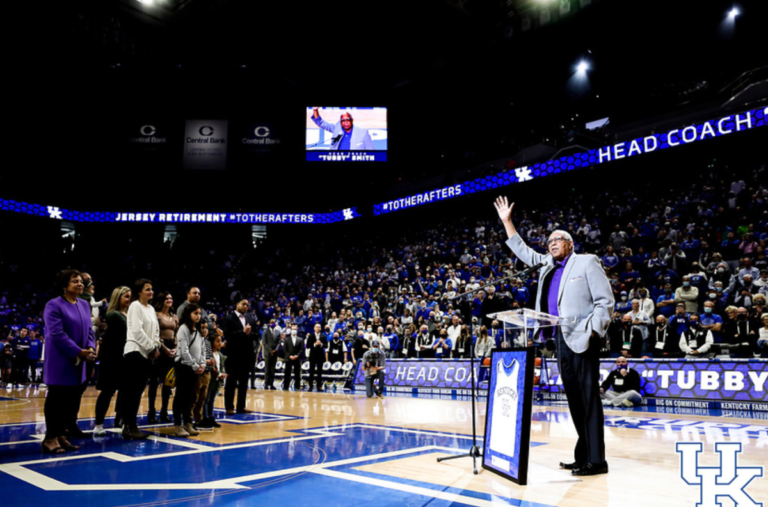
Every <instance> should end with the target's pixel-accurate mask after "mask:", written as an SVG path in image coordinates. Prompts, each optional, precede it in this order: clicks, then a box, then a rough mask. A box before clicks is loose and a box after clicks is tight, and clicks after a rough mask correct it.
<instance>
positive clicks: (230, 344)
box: [222, 299, 257, 415]
mask: <svg viewBox="0 0 768 507" xmlns="http://www.w3.org/2000/svg"><path fill="white" fill-rule="evenodd" d="M250 307H251V305H250V303H248V301H247V300H245V299H243V300H241V301H240V302H239V303H237V306H236V307H235V311H234V313H230V314H229V315H227V316H226V317H225V318H224V325H223V326H222V327H223V328H224V336H225V337H226V340H227V364H226V366H227V373H228V375H229V376H228V377H227V385H226V388H225V389H224V408H226V410H227V415H232V414H235V413H238V414H247V413H250V412H253V411H252V410H247V409H246V408H245V398H246V396H247V395H248V373H249V369H250V368H252V367H253V361H254V359H255V358H254V353H253V341H254V339H256V337H257V333H253V328H254V327H255V326H256V321H255V320H254V318H253V317H251V316H250V315H248V314H247V312H248V309H249V308H250ZM235 390H237V411H235Z"/></svg>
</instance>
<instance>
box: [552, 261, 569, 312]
mask: <svg viewBox="0 0 768 507" xmlns="http://www.w3.org/2000/svg"><path fill="white" fill-rule="evenodd" d="M571 255H573V253H569V254H568V257H566V258H565V259H563V260H562V261H555V268H554V270H553V271H552V276H550V277H549V283H548V284H547V289H548V290H547V313H549V314H550V315H556V316H558V317H559V316H560V312H559V311H558V310H557V296H558V294H559V293H560V280H561V279H562V278H563V271H564V268H565V265H566V264H567V263H568V259H570V258H571Z"/></svg>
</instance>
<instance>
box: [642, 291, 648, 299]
mask: <svg viewBox="0 0 768 507" xmlns="http://www.w3.org/2000/svg"><path fill="white" fill-rule="evenodd" d="M647 295H648V294H646V293H645V292H641V293H640V297H641V298H644V297H646V296H647Z"/></svg>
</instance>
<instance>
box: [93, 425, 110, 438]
mask: <svg viewBox="0 0 768 507" xmlns="http://www.w3.org/2000/svg"><path fill="white" fill-rule="evenodd" d="M93 436H94V437H105V436H107V430H105V429H104V425H103V424H100V425H98V426H96V427H95V428H94V429H93Z"/></svg>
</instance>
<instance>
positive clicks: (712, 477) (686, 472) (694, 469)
mask: <svg viewBox="0 0 768 507" xmlns="http://www.w3.org/2000/svg"><path fill="white" fill-rule="evenodd" d="M701 450H702V444H701V442H678V443H677V453H678V454H680V473H681V476H682V478H683V480H684V481H685V482H686V484H688V485H689V486H699V487H700V488H701V500H700V501H699V503H697V504H696V507H721V506H722V500H723V499H725V498H730V499H731V500H732V501H733V503H734V504H735V505H736V507H763V504H762V503H757V502H755V501H754V500H753V499H752V497H751V496H749V495H748V494H747V492H746V491H744V490H745V489H746V487H747V486H748V485H749V483H750V482H752V480H753V479H754V478H756V477H762V476H763V467H739V466H737V465H738V463H737V455H738V454H739V453H740V452H741V443H739V442H718V443H716V444H715V452H717V453H718V454H719V455H720V466H719V467H702V466H699V454H700V453H701Z"/></svg>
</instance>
